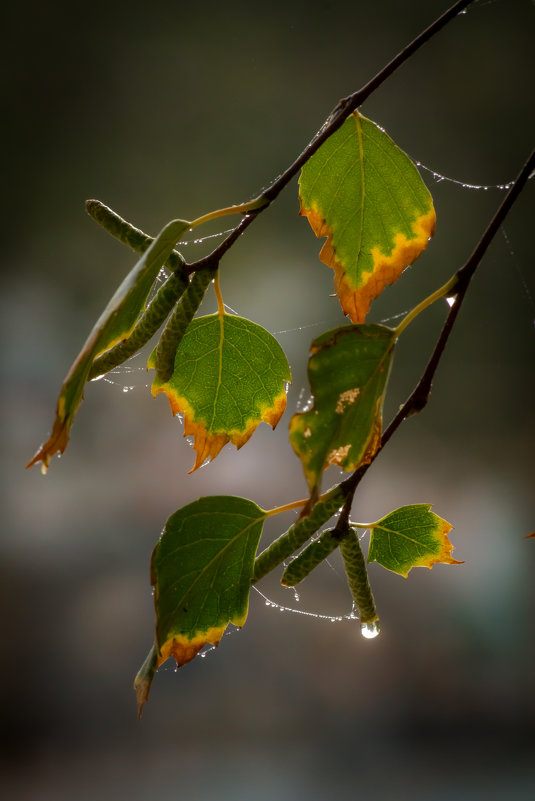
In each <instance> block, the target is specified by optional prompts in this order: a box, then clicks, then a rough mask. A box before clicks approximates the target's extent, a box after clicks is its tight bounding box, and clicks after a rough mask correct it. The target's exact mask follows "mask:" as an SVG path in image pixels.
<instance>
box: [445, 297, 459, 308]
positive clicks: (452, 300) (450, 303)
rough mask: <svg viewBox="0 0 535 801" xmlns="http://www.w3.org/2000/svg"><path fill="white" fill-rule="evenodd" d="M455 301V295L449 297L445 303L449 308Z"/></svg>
mask: <svg viewBox="0 0 535 801" xmlns="http://www.w3.org/2000/svg"><path fill="white" fill-rule="evenodd" d="M456 300H457V295H450V296H449V297H448V298H446V303H447V304H448V306H450V307H451V306H453V305H454V304H455V301H456Z"/></svg>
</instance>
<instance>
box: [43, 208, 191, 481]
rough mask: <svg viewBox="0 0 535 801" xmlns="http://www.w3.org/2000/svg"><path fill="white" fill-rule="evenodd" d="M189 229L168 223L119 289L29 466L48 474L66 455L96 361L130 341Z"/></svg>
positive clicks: (74, 368)
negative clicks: (155, 286)
mask: <svg viewBox="0 0 535 801" xmlns="http://www.w3.org/2000/svg"><path fill="white" fill-rule="evenodd" d="M188 228H189V223H188V222H185V221H184V220H173V221H172V222H170V223H168V224H167V225H166V226H165V228H163V230H162V231H161V232H160V234H159V235H158V236H157V237H156V239H155V240H154V242H153V243H152V244H151V246H150V247H149V248H148V250H147V251H146V252H145V253H144V254H143V256H142V257H141V258H140V260H139V261H138V262H137V264H136V266H135V267H134V268H133V270H131V272H130V273H129V274H128V275H127V276H126V278H125V279H124V280H123V282H122V283H121V285H120V286H119V287H118V289H117V290H116V292H115V294H114V295H113V297H112V298H111V300H110V301H109V303H108V305H107V306H106V308H105V309H104V311H103V312H102V314H101V315H100V317H99V318H98V320H97V322H96V323H95V325H94V327H93V330H92V331H91V333H90V335H89V337H88V338H87V340H86V342H85V344H84V346H83V347H82V350H81V351H80V353H79V354H78V356H77V357H76V359H75V361H74V363H73V365H72V367H71V369H70V370H69V372H68V374H67V376H66V378H65V381H64V382H63V386H62V387H61V390H60V394H59V397H58V402H57V407H56V417H55V420H54V425H53V428H52V434H51V435H50V437H49V439H48V440H47V442H45V444H44V445H42V446H41V448H40V449H39V450H38V451H37V453H36V454H35V456H34V457H33V459H32V460H31V461H30V463H29V464H28V467H31V466H32V465H33V464H36V463H37V462H41V463H42V468H41V469H42V471H43V472H46V470H47V467H48V464H49V462H50V459H51V457H52V456H53V455H54V454H55V453H57V452H58V451H59V453H63V452H64V450H65V448H66V447H67V444H68V441H69V433H70V429H71V425H72V423H73V420H74V417H75V415H76V412H77V411H78V407H79V405H80V403H81V401H82V399H83V391H84V386H85V383H86V381H87V378H88V376H89V372H90V370H91V365H92V364H93V361H94V359H95V358H96V357H97V356H98V355H99V354H101V353H103V352H104V351H106V350H108V349H109V348H111V347H113V345H115V344H116V343H117V342H119V341H120V340H125V339H127V338H128V336H129V335H130V333H131V332H132V330H133V328H134V326H135V323H136V320H137V319H138V317H139V315H140V314H141V313H142V311H143V309H144V307H145V303H146V301H147V297H148V295H149V292H150V288H151V286H152V285H153V283H154V281H155V279H156V277H157V275H158V272H159V270H160V267H161V266H162V264H163V263H164V262H165V261H166V259H167V257H168V256H169V254H170V253H171V251H172V250H173V248H174V246H175V244H176V243H177V242H178V240H179V239H180V237H181V236H182V234H183V233H184V232H185V231H187V229H188Z"/></svg>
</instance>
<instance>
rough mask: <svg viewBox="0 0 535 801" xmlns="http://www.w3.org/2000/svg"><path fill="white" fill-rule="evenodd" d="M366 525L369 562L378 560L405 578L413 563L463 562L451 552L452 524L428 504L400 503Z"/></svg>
mask: <svg viewBox="0 0 535 801" xmlns="http://www.w3.org/2000/svg"><path fill="white" fill-rule="evenodd" d="M369 528H371V529H372V533H371V538H370V547H369V550H368V562H379V564H380V565H382V566H383V567H386V569H387V570H392V571H393V572H394V573H399V574H400V575H401V576H404V577H405V578H407V576H408V574H409V571H410V570H411V568H413V567H429V568H432V567H433V565H434V564H436V563H437V562H440V563H442V564H447V565H462V564H463V563H462V562H458V561H457V560H456V559H453V557H452V555H451V552H452V550H454V546H453V545H452V544H451V542H450V541H449V539H448V536H447V535H448V533H449V532H450V531H451V529H452V528H453V526H452V525H451V524H450V523H448V521H447V520H443V519H442V518H441V517H439V516H438V515H436V514H435V513H434V512H431V505H430V504H427V503H416V504H412V505H410V506H401V507H400V508H399V509H396V510H395V511H393V512H390V514H388V515H386V517H383V518H382V519H381V520H378V521H377V523H373V524H372V525H371V526H369Z"/></svg>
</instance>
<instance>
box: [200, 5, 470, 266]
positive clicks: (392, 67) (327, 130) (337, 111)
mask: <svg viewBox="0 0 535 801" xmlns="http://www.w3.org/2000/svg"><path fill="white" fill-rule="evenodd" d="M473 2H474V0H457V2H456V3H454V4H453V5H452V6H451V7H450V8H449V9H448V10H447V11H445V12H444V14H442V15H441V16H440V17H439V18H438V19H437V20H435V22H433V23H432V24H431V25H429V27H428V28H426V29H425V30H424V31H422V33H420V34H418V36H417V37H416V38H415V39H413V40H412V42H410V44H408V45H407V46H406V47H405V48H404V49H403V50H401V51H400V52H399V53H398V54H397V56H395V57H394V58H393V59H392V61H390V62H389V63H388V64H387V65H386V66H385V67H383V68H382V69H381V70H379V72H378V73H377V74H376V75H375V76H374V77H373V78H372V79H371V80H370V81H368V83H367V84H365V85H364V86H363V87H362V88H361V89H359V90H358V91H356V92H353V94H351V95H348V97H345V98H342V100H340V101H339V103H338V104H337V105H336V106H335V108H334V109H333V110H332V111H331V113H330V114H329V116H328V117H327V120H326V121H325V122H324V124H323V125H322V126H321V128H320V129H319V131H318V132H317V134H316V135H315V136H314V138H313V139H312V141H311V142H310V143H309V144H308V145H307V146H306V147H305V149H304V150H303V151H302V153H301V154H300V155H299V156H298V157H297V158H296V160H295V161H294V162H293V164H291V165H290V166H289V167H288V168H287V169H286V170H285V171H284V172H283V173H282V174H281V175H280V176H279V177H278V178H276V179H275V180H274V181H273V182H272V183H271V184H270V185H269V186H268V188H267V189H265V190H264V191H263V192H262V193H261V194H260V195H259V199H260V198H262V199H263V200H264V204H263V205H261V206H260V207H259V208H258V209H255V210H254V211H251V212H248V213H247V214H246V215H245V216H244V218H243V219H242V220H241V221H240V223H239V225H237V226H236V228H235V229H234V230H233V231H232V233H231V234H230V235H229V236H228V237H227V238H226V239H225V240H223V242H221V244H220V245H219V246H218V247H217V248H215V250H213V251H212V253H210V254H209V255H208V256H205V257H204V258H202V259H199V260H198V261H195V262H192V263H191V264H188V265H187V267H186V270H187V272H188V273H193V272H195V271H196V270H201V269H205V268H207V267H209V268H212V269H213V268H214V266H215V265H217V264H219V262H220V260H221V258H222V256H223V255H224V254H225V253H226V252H227V251H228V250H229V248H230V247H231V246H232V245H233V244H234V243H235V242H236V240H237V239H239V237H240V236H241V235H242V234H243V232H244V231H245V229H246V228H248V227H249V225H250V224H251V223H252V221H253V220H254V219H255V218H256V217H257V216H258V215H259V214H260V213H261V212H262V211H264V210H265V209H267V208H268V206H270V205H271V203H272V202H273V201H274V200H275V198H277V197H278V196H279V194H280V193H281V192H282V190H283V189H284V187H285V186H286V185H287V184H288V183H289V182H290V181H291V180H292V178H294V177H295V176H296V175H297V173H298V172H299V170H300V169H301V167H302V166H303V165H304V164H305V163H306V162H307V161H308V160H309V158H311V156H313V155H314V153H315V152H316V151H317V150H318V149H319V148H320V147H321V145H322V144H323V143H324V142H325V141H326V140H327V139H328V138H329V137H330V136H331V135H332V134H333V133H334V132H335V131H337V130H338V128H340V126H341V125H343V123H344V121H345V119H346V118H347V117H348V115H349V114H351V113H352V112H353V111H355V109H357V108H358V107H359V106H360V105H362V103H364V101H365V100H366V99H367V98H368V97H369V96H370V95H371V94H372V92H374V91H375V90H376V89H377V88H378V87H379V86H381V84H382V83H384V81H386V79H387V78H389V77H390V75H392V73H394V72H395V71H396V70H397V69H398V68H399V67H400V66H401V65H402V64H404V63H405V61H407V59H408V58H410V57H411V56H412V55H413V54H414V53H415V52H416V51H417V50H419V49H420V47H422V45H424V44H425V43H426V42H428V41H429V40H430V39H431V38H432V37H433V36H434V35H435V34H436V33H438V32H439V31H440V30H441V29H442V28H443V27H444V26H445V25H447V23H448V22H450V20H452V19H453V18H454V17H456V16H457V15H458V14H459V13H460V12H461V11H463V10H464V9H465V8H466V7H467V6H469V5H470V4H471V3H473Z"/></svg>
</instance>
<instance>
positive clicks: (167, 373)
mask: <svg viewBox="0 0 535 801" xmlns="http://www.w3.org/2000/svg"><path fill="white" fill-rule="evenodd" d="M215 275H216V271H215V270H199V272H196V273H194V274H193V276H192V277H191V281H190V282H189V285H188V288H187V289H186V291H185V292H184V294H183V295H182V297H181V299H180V301H179V303H178V304H177V307H176V309H175V310H174V312H173V314H172V315H171V317H170V318H169V320H168V321H167V325H166V326H165V328H164V330H163V332H162V335H161V337H160V341H159V342H158V347H157V348H156V358H155V366H156V374H157V376H158V379H159V380H160V381H161V382H162V383H165V382H166V381H169V379H170V378H171V376H172V375H173V370H174V369H175V356H176V352H177V348H178V346H179V345H180V342H181V340H182V337H183V336H184V334H185V333H186V330H187V328H188V326H189V324H190V323H191V321H192V319H193V316H194V314H195V312H196V311H197V309H198V308H199V306H200V305H201V301H202V299H203V297H204V293H205V292H206V290H207V288H208V287H209V285H210V283H211V282H212V281H213V279H214V277H215Z"/></svg>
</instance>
